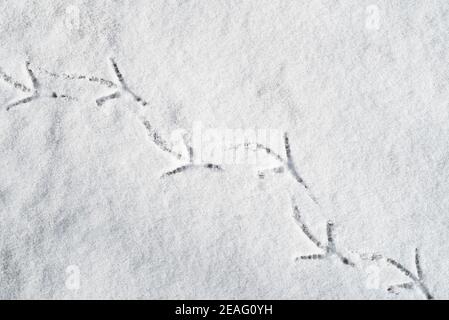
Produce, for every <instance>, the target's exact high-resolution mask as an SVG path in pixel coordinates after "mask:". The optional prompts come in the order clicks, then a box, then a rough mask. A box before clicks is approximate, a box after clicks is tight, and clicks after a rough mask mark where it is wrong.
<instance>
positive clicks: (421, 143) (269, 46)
mask: <svg viewBox="0 0 449 320" xmlns="http://www.w3.org/2000/svg"><path fill="white" fill-rule="evenodd" d="M448 14H449V3H447V1H443V0H441V1H437V0H434V1H419V2H413V3H412V2H407V3H405V2H403V1H381V0H379V1H337V0H320V1H319V0H317V1H273V0H271V1H268V0H266V1H265V0H248V1H218V0H213V1H194V0H190V1H188V0H183V1H182V0H178V1H173V0H170V1H151V2H150V1H143V0H142V1H132V2H131V1H129V2H128V1H114V2H112V1H95V2H88V1H53V2H52V3H51V4H50V3H39V2H31V1H9V0H8V1H2V3H0V43H1V44H2V45H1V47H0V106H1V109H0V152H1V153H0V154H1V157H0V219H1V224H0V298H3V299H19V298H25V299H28V298H51V299H83V298H86V299H93V298H99V299H108V298H149V299H157V298H172V299H178V298H186V299H245V298H251V299H349V298H352V299H423V298H426V293H425V290H426V289H427V290H428V291H429V292H430V294H431V295H432V296H433V297H434V298H437V299H447V298H449V280H448V279H449V277H447V271H446V270H448V268H449V265H448V264H449V261H448V260H447V259H446V258H445V257H447V256H448V255H449V245H448V241H446V240H447V234H448V228H449V223H448V220H447V214H448V212H449V196H448V195H449V179H448V178H449V176H448V173H447V172H449V171H448V164H449V162H448V159H449V157H448V156H449V143H448V142H449V126H448V123H449V121H448V120H449V109H448V102H447V101H448V97H449V88H448V84H447V83H448V81H447V79H448V76H449V69H448V67H447V60H448V57H449V33H448V32H447V30H448V28H449V19H448ZM111 59H112V60H111ZM113 61H115V62H116V64H117V67H118V68H119V72H120V74H121V75H122V76H123V81H121V80H120V76H119V75H118V73H117V71H114V66H113V63H112V62H113ZM27 62H28V63H29V65H28V67H27ZM33 76H34V77H35V78H36V81H37V82H36V83H37V85H38V86H36V83H34V84H33V81H32V80H33ZM101 79H104V80H107V81H111V83H109V82H106V81H103V80H101ZM54 94H56V97H55V96H54ZM110 95H114V97H115V98H113V97H111V98H110V99H107V98H106V100H105V102H104V103H103V104H101V105H99V103H96V101H98V99H99V98H101V97H108V96H110ZM27 97H31V98H30V99H31V100H30V101H29V102H28V103H21V104H17V105H14V103H15V102H17V101H20V100H21V99H25V98H27ZM138 98H141V99H140V100H139V99H138ZM145 102H147V104H146V105H144V104H145ZM8 106H9V107H10V109H9V111H7V109H8ZM145 121H148V123H150V124H151V129H150V130H149V129H148V127H146V126H145V125H144V122H145ZM195 123H201V125H202V127H203V128H204V129H208V128H209V129H217V130H225V129H229V130H234V132H235V131H238V129H242V130H246V129H266V130H268V129H273V130H277V131H278V132H282V133H283V132H287V133H288V138H289V139H288V140H289V146H290V149H291V157H289V156H288V155H287V153H286V150H285V149H286V148H285V146H284V144H283V143H280V144H274V143H273V142H272V141H271V142H267V144H270V145H268V146H267V147H269V148H271V149H272V153H271V154H267V153H264V152H261V153H260V154H262V157H266V158H267V159H271V162H266V161H264V162H263V163H264V165H263V166H261V165H259V164H260V163H256V164H250V163H243V164H239V163H234V164H233V163H231V164H229V163H223V164H220V169H221V170H218V168H217V169H216V170H212V169H211V168H205V167H203V166H202V165H201V164H200V163H195V162H191V161H190V159H188V156H186V153H185V151H186V148H185V146H186V145H189V143H191V142H192V139H194V137H193V135H194V133H193V128H194V125H195ZM180 129H183V130H184V132H185V133H186V134H185V136H184V137H183V139H184V140H183V139H180V140H179V139H178V141H177V143H175V142H174V141H171V139H170V137H172V136H173V135H174V132H179V131H176V130H180ZM151 130H154V131H151ZM155 132H156V133H157V135H158V138H155V136H154V133H155ZM159 138H160V139H159ZM178 138H179V137H178ZM172 142H173V143H172ZM251 142H255V141H251ZM204 143H205V142H204ZM195 145H197V144H195ZM164 148H166V149H165V150H164ZM168 149H170V150H171V151H176V152H178V151H179V152H182V151H184V153H183V157H182V158H181V159H178V158H176V157H175V156H174V154H173V153H170V152H169V151H168ZM193 151H194V152H195V151H196V150H195V148H194V150H193ZM253 151H254V150H253ZM253 151H251V150H250V151H248V152H250V153H251V152H253ZM259 151H260V150H259ZM273 153H276V154H279V156H280V157H281V158H282V159H283V160H285V162H280V161H278V160H276V159H275V158H273ZM187 155H188V152H187ZM289 159H290V160H291V161H292V162H289V161H290V160H289ZM265 160H266V159H265ZM267 163H268V164H270V165H268V166H267ZM288 163H293V164H294V166H295V167H296V169H297V171H298V173H299V175H300V177H301V178H302V179H304V182H303V183H301V182H299V181H298V179H297V178H295V177H294V174H293V171H291V170H289V169H288V168H289V165H288ZM280 165H282V166H283V168H284V170H283V172H282V173H274V172H270V171H267V172H266V174H264V176H263V178H260V177H259V176H258V173H259V171H260V170H262V169H266V168H274V167H277V166H280ZM182 166H186V167H187V170H184V171H181V172H178V173H176V174H172V175H165V176H164V173H167V172H170V171H172V170H175V169H176V168H179V167H182ZM315 198H316V201H314V199H315ZM295 205H296V206H297V207H298V209H299V211H300V213H301V219H300V220H301V221H298V219H295V217H294V207H295ZM329 221H331V222H332V223H333V229H332V232H331V236H332V241H331V242H328V239H327V238H328V236H329V234H328V233H327V231H326V225H327V223H328V222H329ZM302 225H306V226H307V228H308V229H309V231H310V233H311V234H313V236H314V237H316V238H317V239H319V241H320V242H321V244H322V245H321V247H319V246H317V245H316V244H314V243H313V242H312V241H311V239H310V237H309V238H308V236H307V234H306V233H305V232H304V230H302V229H301V226H302ZM332 243H333V245H334V246H335V248H336V250H334V251H333V250H328V251H329V253H326V250H327V249H326V248H330V247H332ZM416 248H417V249H418V251H417V252H418V255H417V256H418V258H419V263H416V262H415V256H416ZM336 252H338V254H340V255H341V256H340V257H339V256H338V255H337V254H336ZM308 255H323V256H324V258H322V259H301V258H300V257H301V256H308ZM342 257H345V258H346V259H348V261H351V263H353V264H354V266H351V265H348V264H345V263H342V259H341V258H342ZM395 262H397V263H399V264H400V266H399V267H398V264H395ZM401 266H402V268H401ZM417 266H418V267H419V268H420V269H422V277H420V276H419V273H420V272H418V270H417ZM405 269H407V270H409V271H410V273H411V275H410V274H408V272H407V271H406V270H405ZM409 282H410V283H412V285H413V287H412V288H411V289H407V288H396V287H395V288H390V287H391V286H394V285H398V284H402V283H409ZM423 287H425V288H426V289H423ZM389 288H390V290H388V289H389ZM427 298H429V297H427Z"/></svg>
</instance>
